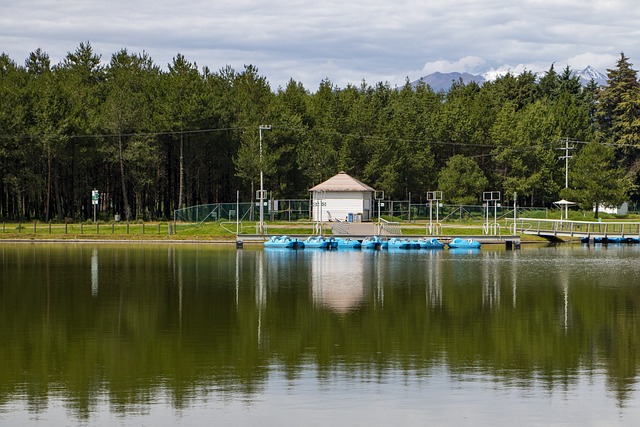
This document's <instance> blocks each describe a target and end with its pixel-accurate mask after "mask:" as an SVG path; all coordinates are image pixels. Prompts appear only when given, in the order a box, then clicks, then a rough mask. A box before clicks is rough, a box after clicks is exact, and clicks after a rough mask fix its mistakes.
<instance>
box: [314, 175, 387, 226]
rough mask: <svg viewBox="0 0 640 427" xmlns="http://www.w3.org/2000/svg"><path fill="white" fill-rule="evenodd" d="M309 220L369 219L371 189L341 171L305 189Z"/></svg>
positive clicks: (371, 198) (370, 213) (372, 192)
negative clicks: (308, 201) (310, 215)
mask: <svg viewBox="0 0 640 427" xmlns="http://www.w3.org/2000/svg"><path fill="white" fill-rule="evenodd" d="M309 191H310V192H311V197H312V204H311V207H312V218H313V221H353V222H356V221H369V220H370V219H371V215H372V212H371V210H372V207H373V197H374V193H375V190H374V189H373V188H371V187H369V186H368V185H366V184H363V183H362V182H360V181H358V180H357V179H355V178H353V177H351V176H349V175H347V174H346V173H344V172H340V173H339V174H337V175H335V176H333V177H331V178H329V179H328V180H326V181H324V182H322V183H320V184H318V185H316V186H315V187H313V188H311V189H310V190H309Z"/></svg>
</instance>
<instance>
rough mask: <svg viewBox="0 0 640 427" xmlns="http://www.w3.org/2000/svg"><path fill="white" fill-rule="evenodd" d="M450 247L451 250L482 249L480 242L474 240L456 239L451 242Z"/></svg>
mask: <svg viewBox="0 0 640 427" xmlns="http://www.w3.org/2000/svg"><path fill="white" fill-rule="evenodd" d="M449 247H450V248H451V249H478V248H479V247H480V242H478V241H477V240H473V239H461V238H459V237H456V238H455V239H453V240H452V241H450V242H449Z"/></svg>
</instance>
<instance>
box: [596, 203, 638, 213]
mask: <svg viewBox="0 0 640 427" xmlns="http://www.w3.org/2000/svg"><path fill="white" fill-rule="evenodd" d="M593 211H594V212H595V211H596V208H595V207H594V208H593ZM598 212H602V213H608V214H614V215H626V214H627V213H629V204H628V203H627V202H624V203H623V204H621V205H620V206H605V205H600V206H598Z"/></svg>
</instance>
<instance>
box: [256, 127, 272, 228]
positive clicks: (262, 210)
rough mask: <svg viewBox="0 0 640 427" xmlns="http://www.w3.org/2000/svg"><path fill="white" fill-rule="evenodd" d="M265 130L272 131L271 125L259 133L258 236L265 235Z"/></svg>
mask: <svg viewBox="0 0 640 427" xmlns="http://www.w3.org/2000/svg"><path fill="white" fill-rule="evenodd" d="M263 130H271V125H260V126H259V127H258V132H259V134H260V193H259V194H258V199H259V200H260V224H258V234H261V235H264V228H265V227H264V199H265V197H264V196H265V191H264V188H263V186H264V176H263V172H262V131H263Z"/></svg>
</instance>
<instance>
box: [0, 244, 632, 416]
mask: <svg viewBox="0 0 640 427" xmlns="http://www.w3.org/2000/svg"><path fill="white" fill-rule="evenodd" d="M639 259H640V246H638V245H609V246H600V245H596V246H587V245H579V244H578V245H576V244H572V245H569V244H567V245H558V246H541V245H535V246H527V245H523V248H522V249H521V250H517V251H505V250H504V249H503V248H502V247H500V248H498V247H495V248H493V247H491V246H486V247H483V248H482V249H481V250H479V251H471V252H470V251H461V252H456V251H452V250H432V251H428V250H424V249H422V250H413V251H391V252H390V251H386V250H383V251H360V250H355V251H331V252H327V251H322V250H308V249H305V250H297V251H296V250H278V249H274V250H263V249H262V248H261V247H252V246H246V247H245V249H242V250H237V251H236V250H235V249H232V248H231V246H226V245H207V244H148V243H131V244H110V243H98V244H95V243H71V242H69V243H64V244H57V243H0V343H1V350H0V425H11V426H16V425H77V424H81V425H104V426H111V425H114V424H115V425H124V426H131V425H154V426H158V425H167V426H169V425H204V424H206V425H231V424H233V425H234V426H243V425H246V426H253V425H261V426H289V425H290V426H294V425H295V426H297V425H310V426H324V425H333V426H374V425H375V426H388V425H474V426H475V425H491V426H512V425H514V424H518V425H542V424H544V425H563V426H566V425H570V426H571V425H575V426H583V425H598V426H600V425H638V424H640V395H639V391H638V375H639V367H640V316H639V314H638V313H639V309H640V269H639V268H638V267H639V262H638V260H639Z"/></svg>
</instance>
